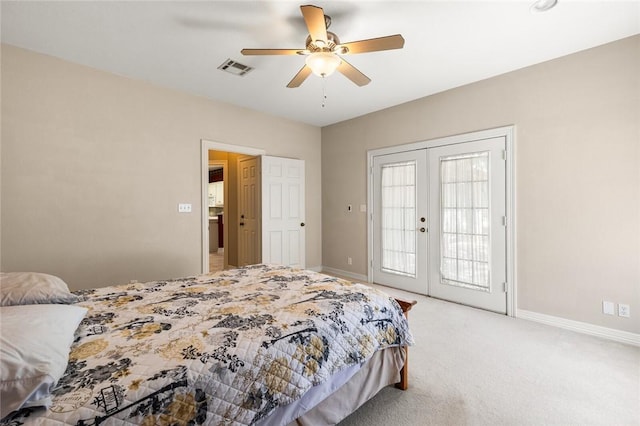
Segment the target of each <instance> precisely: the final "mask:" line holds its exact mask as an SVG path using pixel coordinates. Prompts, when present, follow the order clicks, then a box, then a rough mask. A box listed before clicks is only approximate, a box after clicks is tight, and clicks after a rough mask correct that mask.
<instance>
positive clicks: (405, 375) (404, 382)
mask: <svg viewBox="0 0 640 426" xmlns="http://www.w3.org/2000/svg"><path fill="white" fill-rule="evenodd" d="M396 302H398V304H399V305H400V307H401V308H402V312H403V313H404V316H405V317H406V318H407V319H409V311H410V310H411V308H413V306H414V305H415V304H416V303H418V302H417V301H416V300H402V299H398V298H396ZM396 387H397V388H398V389H402V390H407V388H408V387H409V346H405V347H404V366H403V367H402V370H400V382H398V383H396Z"/></svg>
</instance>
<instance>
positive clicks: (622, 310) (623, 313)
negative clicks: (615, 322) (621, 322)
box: [618, 303, 631, 318]
mask: <svg viewBox="0 0 640 426" xmlns="http://www.w3.org/2000/svg"><path fill="white" fill-rule="evenodd" d="M618 316H619V317H625V318H629V317H630V316H631V308H630V307H629V305H625V304H622V303H618Z"/></svg>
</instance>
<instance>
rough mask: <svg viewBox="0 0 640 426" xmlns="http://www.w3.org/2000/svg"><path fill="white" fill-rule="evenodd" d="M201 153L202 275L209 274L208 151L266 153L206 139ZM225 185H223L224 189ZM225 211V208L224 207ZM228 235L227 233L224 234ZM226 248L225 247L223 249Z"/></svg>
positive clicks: (247, 153) (262, 150)
mask: <svg viewBox="0 0 640 426" xmlns="http://www.w3.org/2000/svg"><path fill="white" fill-rule="evenodd" d="M200 143H201V151H200V181H201V182H200V183H201V191H200V211H201V214H202V221H201V228H200V234H201V236H202V245H201V248H200V249H201V251H202V273H203V274H208V273H209V232H208V229H209V197H208V189H209V151H223V152H233V153H235V154H246V155H255V156H260V155H266V153H267V152H266V151H265V150H264V149H260V148H253V147H249V146H242V145H231V144H228V143H221V142H214V141H210V140H206V139H201V140H200ZM226 188H227V185H226V184H225V189H226ZM225 197H227V199H228V194H227V193H225ZM225 211H226V206H225ZM225 234H228V232H225ZM224 238H225V240H224V241H225V246H227V247H228V242H227V239H226V238H227V237H226V235H225V237H224ZM225 248H226V247H225ZM227 256H228V253H227V251H226V250H225V262H226V259H228V257H227Z"/></svg>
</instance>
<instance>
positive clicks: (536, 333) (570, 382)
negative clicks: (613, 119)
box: [340, 287, 640, 426]
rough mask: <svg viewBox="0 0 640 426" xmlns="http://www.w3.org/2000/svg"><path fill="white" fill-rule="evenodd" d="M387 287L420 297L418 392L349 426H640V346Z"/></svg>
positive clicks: (380, 401) (415, 356)
mask: <svg viewBox="0 0 640 426" xmlns="http://www.w3.org/2000/svg"><path fill="white" fill-rule="evenodd" d="M380 288H382V289H383V290H384V291H386V292H388V293H389V294H392V295H396V296H401V297H402V296H404V297H405V298H407V297H408V298H413V299H416V300H418V304H417V305H416V306H415V307H414V308H413V310H412V311H411V312H410V313H409V323H410V324H411V329H412V332H413V335H414V337H415V340H416V345H415V346H414V347H412V348H411V350H410V370H409V386H410V387H409V390H407V391H404V392H403V391H400V390H397V389H394V388H391V387H389V388H385V389H383V390H382V391H381V392H380V393H379V394H378V395H376V396H375V397H374V398H373V399H372V400H370V401H369V402H367V403H366V404H365V405H363V406H362V407H361V408H360V409H359V410H358V411H356V412H355V413H353V414H352V415H351V416H349V417H348V418H346V419H345V420H343V421H342V422H341V423H340V425H341V426H356V425H640V348H637V347H633V346H627V345H623V344H619V343H615V342H612V341H608V340H604V339H600V338H596V337H591V336H587V335H583V334H578V333H574V332H571V331H567V330H563V329H560V328H556V327H552V326H547V325H543V324H538V323H535V322H531V321H527V320H520V319H514V318H510V317H506V316H502V315H498V314H494V313H490V312H485V311H482V310H478V309H473V308H469V307H466V306H460V305H456V304H453V303H448V302H444V301H439V300H436V299H431V298H427V297H423V296H418V295H414V294H410V293H404V292H401V291H398V290H393V289H387V288H383V287H380Z"/></svg>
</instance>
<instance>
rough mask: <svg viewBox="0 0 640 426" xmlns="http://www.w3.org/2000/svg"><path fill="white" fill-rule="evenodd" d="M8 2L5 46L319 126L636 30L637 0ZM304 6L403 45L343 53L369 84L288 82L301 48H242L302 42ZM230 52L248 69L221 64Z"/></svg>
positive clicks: (359, 33) (357, 34)
mask: <svg viewBox="0 0 640 426" xmlns="http://www.w3.org/2000/svg"><path fill="white" fill-rule="evenodd" d="M532 2H533V0H528V1H518V0H512V1H493V2H488V1H479V0H475V1H473V0H472V1H389V0H388V1H317V0H312V1H310V2H308V3H305V2H301V1H207V2H204V1H199V2H193V1H128V2H116V1H82V2H78V1H71V2H60V1H55V2H54V1H43V2H37V1H29V2H27V1H6V0H2V3H1V10H0V12H1V15H2V33H1V37H2V42H3V43H8V44H12V45H15V46H20V47H23V48H26V49H31V50H34V51H37V52H42V53H46V54H49V55H52V56H56V57H60V58H63V59H66V60H69V61H71V62H76V63H79V64H84V65H88V66H90V67H94V68H98V69H101V70H106V71H109V72H112V73H116V74H119V75H123V76H127V77H131V78H135V79H141V80H145V81H148V82H151V83H154V84H157V85H160V86H165V87H170V88H174V89H178V90H181V91H185V92H189V93H193V94H196V95H200V96H204V97H207V98H211V99H216V100H220V101H224V102H228V103H231V104H234V105H239V106H242V107H247V108H251V109H254V110H259V111H264V112H267V113H269V114H274V115H278V116H282V117H288V118H290V119H292V120H296V121H301V122H305V123H310V124H313V125H317V126H325V125H328V124H332V123H336V122H339V121H343V120H346V119H349V118H353V117H357V116H360V115H363V114H366V113H369V112H372V111H377V110H380V109H384V108H387V107H391V106H393V105H397V104H400V103H403V102H407V101H410V100H413V99H417V98H421V97H424V96H427V95H430V94H433V93H438V92H441V91H444V90H447V89H451V88H454V87H458V86H461V85H464V84H468V83H471V82H474V81H478V80H482V79H485V78H488V77H491V76H495V75H498V74H502V73H505V72H508V71H511V70H515V69H518V68H522V67H526V66H528V65H532V64H536V63H540V62H543V61H547V60H550V59H553V58H557V57H560V56H564V55H567V54H570V53H573V52H577V51H580V50H584V49H588V48H590V47H594V46H598V45H601V44H604V43H608V42H611V41H614V40H618V39H621V38H624V37H628V36H631V35H634V34H638V33H640V1H575V0H574V1H571V0H559V3H558V5H557V7H555V8H554V9H552V10H551V11H549V12H545V13H532V12H530V10H529V6H530V4H531V3H532ZM301 4H315V5H317V6H321V7H323V8H324V11H325V14H327V15H330V16H331V17H332V20H333V23H332V25H331V31H333V32H334V33H336V34H337V35H338V36H339V37H340V39H341V41H342V42H349V41H355V40H362V39H367V38H373V37H380V36H386V35H392V34H397V33H400V34H402V35H403V37H404V38H405V40H406V42H405V46H404V49H402V50H392V51H384V52H375V53H365V54H359V55H349V56H348V57H347V58H346V59H348V60H349V62H350V63H351V64H352V65H354V66H356V67H357V68H358V69H360V70H361V71H362V72H364V73H365V74H366V75H367V76H369V77H370V78H371V80H372V82H371V83H370V84H369V85H367V86H364V87H358V86H356V85H354V84H353V83H351V82H350V81H349V80H347V79H346V78H345V77H344V76H342V75H340V74H337V73H336V74H334V75H332V76H330V77H328V78H327V79H325V81H324V83H325V84H324V85H325V88H324V89H325V90H326V95H327V100H326V106H325V107H324V108H323V107H322V96H323V95H322V94H323V87H322V86H323V84H322V79H320V78H319V77H316V76H313V75H312V76H310V77H309V78H308V79H307V81H305V82H304V84H303V85H302V86H301V87H300V88H297V89H288V88H286V87H285V86H286V85H287V83H288V82H289V80H291V78H292V77H293V76H294V75H295V74H296V73H297V71H298V70H299V69H300V68H301V67H302V65H303V63H304V58H303V57H300V56H243V55H241V54H240V50H241V49H242V48H245V47H247V48H296V49H297V48H300V49H302V48H304V41H305V38H306V36H307V31H306V27H305V25H304V21H303V19H302V16H301V14H300V9H299V6H300V5H301ZM228 58H230V59H233V60H236V61H238V62H241V63H243V64H246V65H249V66H252V67H254V68H255V69H254V70H253V71H252V72H250V73H249V74H247V75H246V76H244V77H238V76H236V75H232V74H228V73H224V72H222V71H220V70H218V69H217V68H218V66H219V65H220V64H222V63H223V62H224V61H225V60H226V59H228Z"/></svg>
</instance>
